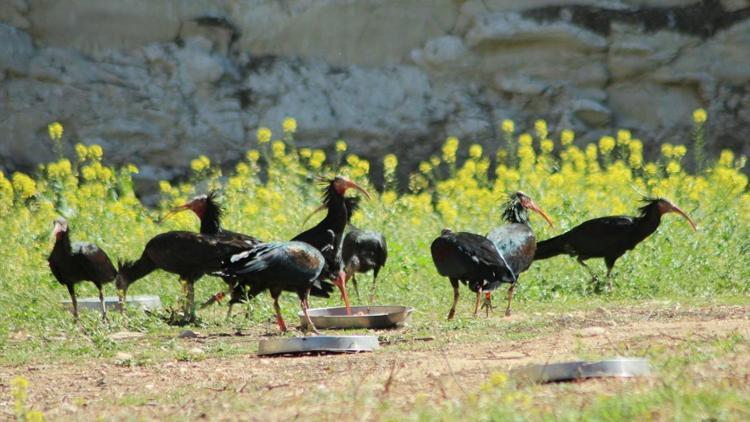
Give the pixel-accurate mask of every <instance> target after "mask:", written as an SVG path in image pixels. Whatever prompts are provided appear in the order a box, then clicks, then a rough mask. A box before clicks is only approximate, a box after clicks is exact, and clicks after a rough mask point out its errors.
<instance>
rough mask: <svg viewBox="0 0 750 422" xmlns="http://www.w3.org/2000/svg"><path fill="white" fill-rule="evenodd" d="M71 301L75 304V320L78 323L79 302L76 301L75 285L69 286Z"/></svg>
mask: <svg viewBox="0 0 750 422" xmlns="http://www.w3.org/2000/svg"><path fill="white" fill-rule="evenodd" d="M66 286H67V287H68V293H69V294H70V301H71V302H73V320H74V321H75V322H78V300H76V291H75V287H74V286H73V284H72V283H71V284H67V285H66Z"/></svg>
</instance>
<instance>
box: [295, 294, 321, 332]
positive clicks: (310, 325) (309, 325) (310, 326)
mask: <svg viewBox="0 0 750 422" xmlns="http://www.w3.org/2000/svg"><path fill="white" fill-rule="evenodd" d="M299 303H300V306H302V313H304V314H305V322H306V323H307V324H306V327H305V328H306V330H305V331H310V330H312V332H313V333H315V334H320V332H319V331H318V329H317V328H315V324H313V322H312V320H311V319H310V315H309V314H308V313H307V300H305V299H301V300H300V301H299Z"/></svg>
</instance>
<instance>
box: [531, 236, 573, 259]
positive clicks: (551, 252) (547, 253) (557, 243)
mask: <svg viewBox="0 0 750 422" xmlns="http://www.w3.org/2000/svg"><path fill="white" fill-rule="evenodd" d="M564 236H565V235H564V234H562V235H560V236H555V237H552V238H549V239H547V240H542V241H541V242H539V243H537V244H536V252H535V253H534V261H537V260H540V259H547V258H552V257H553V256H557V255H560V254H562V253H565V238H564Z"/></svg>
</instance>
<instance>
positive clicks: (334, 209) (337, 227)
mask: <svg viewBox="0 0 750 422" xmlns="http://www.w3.org/2000/svg"><path fill="white" fill-rule="evenodd" d="M326 208H327V209H328V213H327V214H326V216H325V218H324V219H323V221H322V222H321V225H324V226H325V227H326V228H327V229H331V230H333V232H334V233H335V234H336V236H337V237H339V236H341V234H342V233H343V232H344V229H345V228H346V223H347V220H348V218H347V217H348V215H347V210H346V204H345V202H344V197H343V196H341V195H339V194H334V195H331V196H330V197H329V198H327V203H326Z"/></svg>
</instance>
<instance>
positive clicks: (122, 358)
mask: <svg viewBox="0 0 750 422" xmlns="http://www.w3.org/2000/svg"><path fill="white" fill-rule="evenodd" d="M131 359H133V355H131V354H130V353H125V352H117V354H115V360H116V361H117V362H127V361H129V360H131Z"/></svg>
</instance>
